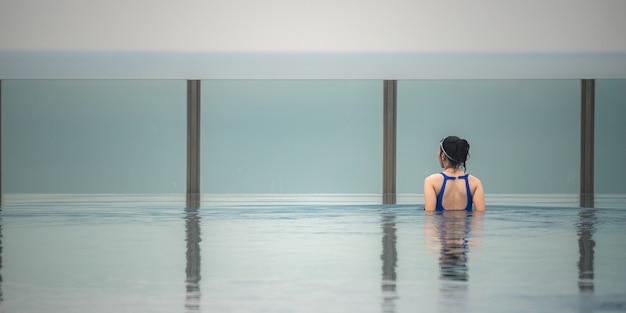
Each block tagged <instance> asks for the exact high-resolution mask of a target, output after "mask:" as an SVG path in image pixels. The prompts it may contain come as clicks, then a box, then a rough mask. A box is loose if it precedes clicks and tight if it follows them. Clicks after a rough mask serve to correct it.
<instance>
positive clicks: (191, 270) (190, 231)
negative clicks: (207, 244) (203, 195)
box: [185, 196, 200, 312]
mask: <svg viewBox="0 0 626 313" xmlns="http://www.w3.org/2000/svg"><path fill="white" fill-rule="evenodd" d="M199 207H200V199H199V198H198V197H193V196H190V197H188V198H187V207H186V208H185V230H186V241H187V253H186V256H187V266H186V269H185V272H186V274H187V278H186V279H185V285H186V299H185V310H186V311H187V312H199V311H200V216H199V215H198V209H199Z"/></svg>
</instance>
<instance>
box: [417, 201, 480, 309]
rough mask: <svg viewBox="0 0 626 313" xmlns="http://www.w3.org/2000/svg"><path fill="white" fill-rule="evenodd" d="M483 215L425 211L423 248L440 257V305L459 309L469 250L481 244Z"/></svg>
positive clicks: (465, 288)
mask: <svg viewBox="0 0 626 313" xmlns="http://www.w3.org/2000/svg"><path fill="white" fill-rule="evenodd" d="M483 216H484V212H467V211H443V212H424V221H425V227H424V232H425V238H426V241H427V242H426V246H427V248H429V250H430V251H432V252H435V253H437V254H438V255H439V260H438V261H439V279H440V282H441V284H440V291H441V292H440V295H441V304H442V305H443V307H444V308H447V309H452V310H456V309H462V308H463V306H464V304H465V298H466V296H467V295H466V292H467V283H468V281H469V277H470V276H469V267H468V259H469V252H470V247H471V248H475V247H477V246H479V244H480V240H479V238H480V236H481V235H482V222H483V220H482V218H483Z"/></svg>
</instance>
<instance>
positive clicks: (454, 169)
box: [443, 167, 465, 175]
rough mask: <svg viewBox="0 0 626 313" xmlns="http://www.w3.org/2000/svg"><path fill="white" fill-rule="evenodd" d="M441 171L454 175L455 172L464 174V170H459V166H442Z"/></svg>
mask: <svg viewBox="0 0 626 313" xmlns="http://www.w3.org/2000/svg"><path fill="white" fill-rule="evenodd" d="M443 171H444V172H445V173H447V174H451V175H456V174H459V173H460V174H464V173H465V172H464V171H462V170H461V168H459V167H444V169H443Z"/></svg>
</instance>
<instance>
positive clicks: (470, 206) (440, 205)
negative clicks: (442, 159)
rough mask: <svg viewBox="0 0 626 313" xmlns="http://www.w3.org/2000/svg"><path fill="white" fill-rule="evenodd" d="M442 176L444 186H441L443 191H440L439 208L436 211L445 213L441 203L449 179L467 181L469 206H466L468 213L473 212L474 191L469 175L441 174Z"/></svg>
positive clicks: (466, 188)
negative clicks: (471, 187)
mask: <svg viewBox="0 0 626 313" xmlns="http://www.w3.org/2000/svg"><path fill="white" fill-rule="evenodd" d="M441 175H443V184H442V185H441V190H440V191H439V194H438V195H437V206H436V207H435V210H436V211H443V210H444V208H443V205H442V204H441V202H442V201H443V192H444V191H445V190H446V183H447V182H448V180H449V179H457V178H458V179H464V180H465V192H466V193H467V205H466V206H465V210H466V211H471V210H472V205H473V203H472V191H471V189H470V185H469V179H468V177H469V174H465V175H462V176H457V177H454V176H448V175H446V174H445V173H443V172H441Z"/></svg>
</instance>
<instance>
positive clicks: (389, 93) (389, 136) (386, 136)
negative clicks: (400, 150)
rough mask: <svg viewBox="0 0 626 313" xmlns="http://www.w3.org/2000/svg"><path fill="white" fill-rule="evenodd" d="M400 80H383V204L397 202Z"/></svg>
mask: <svg viewBox="0 0 626 313" xmlns="http://www.w3.org/2000/svg"><path fill="white" fill-rule="evenodd" d="M397 86H398V81H396V80H385V81H384V82H383V88H384V91H383V94H384V95H383V97H384V100H383V101H384V102H383V107H384V108H383V111H384V113H383V204H395V203H396V120H397V119H396V113H397V112H396V111H397V110H396V103H397V101H396V96H397Z"/></svg>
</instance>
